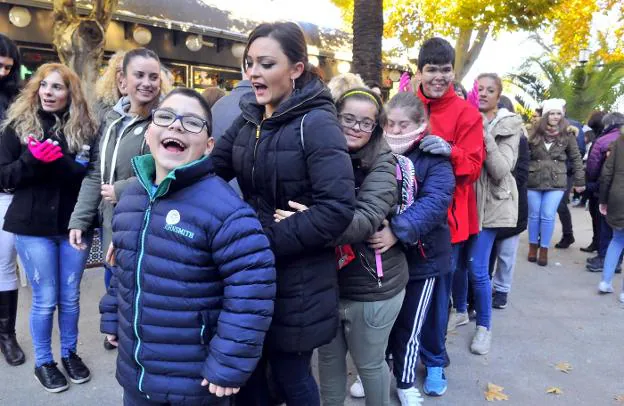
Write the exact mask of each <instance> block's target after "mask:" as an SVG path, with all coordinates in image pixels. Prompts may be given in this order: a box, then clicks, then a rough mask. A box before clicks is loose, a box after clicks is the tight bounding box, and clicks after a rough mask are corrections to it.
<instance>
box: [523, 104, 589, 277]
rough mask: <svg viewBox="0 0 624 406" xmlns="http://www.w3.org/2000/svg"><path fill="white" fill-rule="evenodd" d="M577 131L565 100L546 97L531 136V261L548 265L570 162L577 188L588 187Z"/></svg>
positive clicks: (578, 189)
mask: <svg viewBox="0 0 624 406" xmlns="http://www.w3.org/2000/svg"><path fill="white" fill-rule="evenodd" d="M571 134H575V133H574V132H573V131H572V129H571V128H570V126H569V125H568V122H567V120H566V119H565V117H564V106H563V101H562V100H561V99H549V100H546V101H545V102H544V104H543V106H542V118H541V119H540V121H539V122H538V124H537V126H536V127H535V128H534V129H533V133H532V134H531V137H530V138H529V148H530V151H531V160H530V162H529V180H528V183H527V187H528V190H529V191H528V198H529V226H528V228H529V254H528V261H529V262H537V263H538V265H540V266H546V265H548V248H549V246H550V240H551V239H552V235H553V231H554V228H555V224H554V221H555V213H556V211H557V207H558V206H559V203H560V201H561V198H562V197H563V194H564V192H565V190H566V188H567V183H568V179H567V178H568V176H567V172H568V169H567V165H566V163H567V161H568V159H569V160H570V161H571V162H572V173H573V176H574V188H575V190H576V191H577V192H579V193H580V192H583V191H584V190H585V176H584V171H583V161H582V158H581V154H580V153H579V150H578V144H577V143H576V137H573V136H572V135H571Z"/></svg>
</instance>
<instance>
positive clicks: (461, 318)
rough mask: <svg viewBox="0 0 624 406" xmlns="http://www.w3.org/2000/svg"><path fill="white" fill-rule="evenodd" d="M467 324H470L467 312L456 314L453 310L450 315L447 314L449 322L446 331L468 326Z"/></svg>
mask: <svg viewBox="0 0 624 406" xmlns="http://www.w3.org/2000/svg"><path fill="white" fill-rule="evenodd" d="M468 322H470V317H469V316H468V312H464V313H458V312H457V311H456V310H455V309H453V310H452V311H451V314H449V322H448V326H447V328H446V331H447V332H449V331H454V330H455V328H456V327H459V326H463V325H465V324H468Z"/></svg>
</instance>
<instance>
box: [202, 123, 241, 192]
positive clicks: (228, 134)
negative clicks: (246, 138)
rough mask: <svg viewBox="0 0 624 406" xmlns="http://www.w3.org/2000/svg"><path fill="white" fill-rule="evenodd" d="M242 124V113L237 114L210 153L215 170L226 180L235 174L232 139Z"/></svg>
mask: <svg viewBox="0 0 624 406" xmlns="http://www.w3.org/2000/svg"><path fill="white" fill-rule="evenodd" d="M244 125H245V119H244V118H243V117H242V115H241V116H238V118H237V119H236V120H234V122H233V123H232V125H231V126H230V128H228V129H227V130H226V131H225V134H223V136H222V137H219V139H218V140H217V143H216V145H215V147H214V150H213V151H212V153H211V154H210V158H211V159H212V163H213V165H214V168H215V172H216V173H217V175H219V176H220V177H221V178H223V179H225V180H227V181H230V180H232V179H233V178H234V177H235V176H236V173H235V172H234V166H233V164H232V149H233V148H234V140H235V139H236V136H237V135H238V132H239V131H240V129H241V128H242V127H243V126H244Z"/></svg>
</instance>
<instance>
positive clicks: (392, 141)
mask: <svg viewBox="0 0 624 406" xmlns="http://www.w3.org/2000/svg"><path fill="white" fill-rule="evenodd" d="M426 129H427V123H423V124H422V125H421V126H420V127H418V128H417V129H415V130H414V131H411V132H409V133H406V134H388V133H387V132H384V138H385V139H386V141H387V142H388V145H390V149H391V150H392V152H393V153H395V154H399V155H402V154H404V153H405V152H406V151H409V149H410V148H411V147H412V145H414V144H415V143H417V142H418V141H420V140H421V139H422V138H423V137H424V136H425V130H426Z"/></svg>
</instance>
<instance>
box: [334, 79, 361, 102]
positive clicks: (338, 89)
mask: <svg viewBox="0 0 624 406" xmlns="http://www.w3.org/2000/svg"><path fill="white" fill-rule="evenodd" d="M327 87H328V88H329V92H330V93H331V96H332V99H334V102H337V101H338V99H339V98H340V96H342V95H343V94H345V93H346V92H347V90H351V89H355V88H358V87H366V83H364V80H362V78H361V77H360V75H357V74H355V73H351V72H347V73H341V74H340V75H336V76H334V77H333V78H331V80H330V81H329V83H327Z"/></svg>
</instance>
